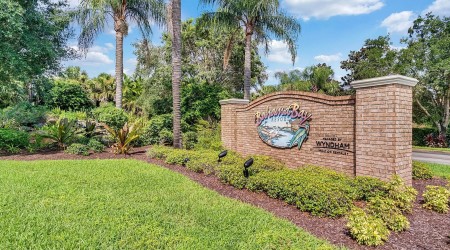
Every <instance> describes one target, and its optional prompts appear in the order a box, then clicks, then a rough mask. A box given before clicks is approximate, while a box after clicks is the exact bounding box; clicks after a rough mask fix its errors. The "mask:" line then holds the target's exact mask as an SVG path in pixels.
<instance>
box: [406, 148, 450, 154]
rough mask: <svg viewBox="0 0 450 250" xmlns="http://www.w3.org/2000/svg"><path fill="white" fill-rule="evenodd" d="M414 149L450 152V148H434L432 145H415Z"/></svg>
mask: <svg viewBox="0 0 450 250" xmlns="http://www.w3.org/2000/svg"><path fill="white" fill-rule="evenodd" d="M413 149H417V150H422V151H430V152H443V153H450V148H432V147H422V146H413Z"/></svg>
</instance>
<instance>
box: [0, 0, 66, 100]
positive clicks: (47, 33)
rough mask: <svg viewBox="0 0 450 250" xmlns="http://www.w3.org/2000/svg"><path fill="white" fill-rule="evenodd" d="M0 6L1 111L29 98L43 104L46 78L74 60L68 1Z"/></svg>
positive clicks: (20, 0) (12, 0)
mask: <svg viewBox="0 0 450 250" xmlns="http://www.w3.org/2000/svg"><path fill="white" fill-rule="evenodd" d="M0 6H1V8H2V11H1V12H0V23H2V24H4V25H3V26H2V28H1V29H0V61H1V63H0V108H1V107H5V106H8V105H13V104H15V103H17V102H19V101H22V100H25V99H27V97H28V98H29V99H30V98H31V99H33V100H30V101H33V102H37V103H40V102H41V101H42V94H43V92H45V90H46V81H45V79H43V78H44V77H45V76H46V75H48V74H51V73H54V72H55V71H56V70H58V68H59V66H60V62H61V61H62V60H63V59H68V58H72V55H73V50H72V49H71V48H69V46H67V41H68V39H70V38H71V37H72V30H71V29H70V27H69V25H70V22H71V15H70V14H69V13H68V12H67V9H66V8H65V7H66V4H65V3H64V1H48V0H33V1H30V0H0ZM29 91H32V95H29V94H28V93H29ZM27 94H28V95H27Z"/></svg>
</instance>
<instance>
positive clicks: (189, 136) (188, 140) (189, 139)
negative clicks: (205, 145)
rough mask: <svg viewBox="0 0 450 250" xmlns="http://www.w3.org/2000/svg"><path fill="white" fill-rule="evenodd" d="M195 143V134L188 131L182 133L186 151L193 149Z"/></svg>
mask: <svg viewBox="0 0 450 250" xmlns="http://www.w3.org/2000/svg"><path fill="white" fill-rule="evenodd" d="M196 143H197V133H195V132H192V131H189V132H186V133H183V144H184V147H185V148H186V149H193V148H194V147H195V144H196Z"/></svg>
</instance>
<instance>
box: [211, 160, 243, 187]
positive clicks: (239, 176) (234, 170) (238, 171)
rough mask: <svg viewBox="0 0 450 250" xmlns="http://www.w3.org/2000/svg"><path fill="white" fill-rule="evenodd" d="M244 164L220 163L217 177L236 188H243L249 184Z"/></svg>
mask: <svg viewBox="0 0 450 250" xmlns="http://www.w3.org/2000/svg"><path fill="white" fill-rule="evenodd" d="M243 170H244V167H243V166H242V165H236V164H234V165H220V166H219V167H218V168H217V177H219V179H220V180H221V181H223V182H225V183H228V184H230V185H231V186H233V187H235V188H239V189H242V188H244V187H245V185H246V184H247V178H245V177H244V174H243Z"/></svg>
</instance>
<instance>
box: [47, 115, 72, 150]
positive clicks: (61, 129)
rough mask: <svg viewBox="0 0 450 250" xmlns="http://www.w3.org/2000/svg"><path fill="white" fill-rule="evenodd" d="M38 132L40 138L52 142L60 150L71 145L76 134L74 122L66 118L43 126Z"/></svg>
mask: <svg viewBox="0 0 450 250" xmlns="http://www.w3.org/2000/svg"><path fill="white" fill-rule="evenodd" d="M40 132H41V136H42V137H44V138H48V139H51V140H53V141H54V142H56V143H57V144H58V147H59V148H61V149H62V148H66V147H67V145H69V144H71V143H72V142H73V141H74V140H75V139H76V136H77V133H78V131H77V127H76V121H75V120H69V119H67V118H64V119H59V120H58V121H56V122H53V123H50V124H47V125H45V126H44V127H43V128H42V129H41V131H40Z"/></svg>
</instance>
